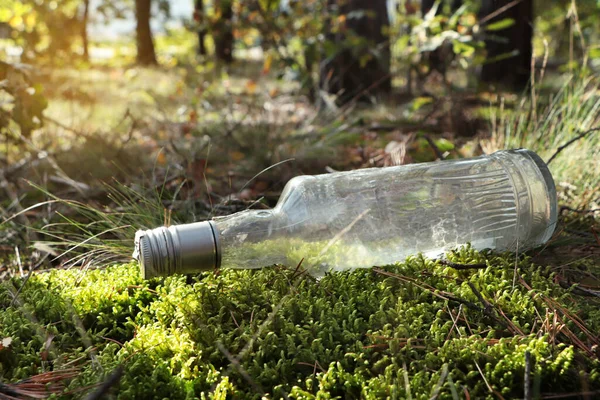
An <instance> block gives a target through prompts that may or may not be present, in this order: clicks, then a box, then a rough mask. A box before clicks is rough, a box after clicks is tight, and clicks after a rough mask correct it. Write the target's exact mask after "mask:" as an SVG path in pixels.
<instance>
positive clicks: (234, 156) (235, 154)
mask: <svg viewBox="0 0 600 400" xmlns="http://www.w3.org/2000/svg"><path fill="white" fill-rule="evenodd" d="M229 156H230V157H231V159H232V160H233V161H240V160H243V159H244V158H245V157H246V155H245V154H244V153H242V152H241V151H231V152H229Z"/></svg>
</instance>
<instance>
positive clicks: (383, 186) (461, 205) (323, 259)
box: [214, 150, 556, 271]
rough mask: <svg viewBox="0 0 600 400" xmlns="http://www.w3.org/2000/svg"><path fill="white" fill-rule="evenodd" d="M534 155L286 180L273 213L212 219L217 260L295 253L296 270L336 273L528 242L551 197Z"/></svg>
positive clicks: (244, 262)
mask: <svg viewBox="0 0 600 400" xmlns="http://www.w3.org/2000/svg"><path fill="white" fill-rule="evenodd" d="M535 158H537V155H535V154H534V153H531V152H528V151H524V150H521V151H515V152H499V153H495V154H494V155H491V156H483V157H478V158H474V159H467V160H457V161H444V162H434V163H423V164H414V165H406V166H398V167H387V168H371V169H364V170H357V171H350V172H340V173H332V174H327V175H317V176H302V177H297V178H294V179H292V180H291V181H290V182H289V183H288V185H287V186H286V188H285V189H284V191H283V193H282V196H281V198H280V200H279V202H278V204H277V206H276V207H275V208H274V209H273V210H268V211H264V210H261V211H254V210H252V211H244V212H242V213H238V214H233V215H231V216H227V217H222V218H217V219H215V220H214V223H215V225H216V227H217V229H218V231H219V241H220V246H221V253H222V261H221V263H222V264H221V265H222V266H223V267H231V268H260V267H263V266H265V265H272V264H279V263H281V264H287V265H295V264H298V263H299V262H300V260H302V259H304V261H303V266H304V268H309V269H315V270H317V271H327V270H345V269H353V268H361V267H370V266H373V265H384V264H389V263H393V262H397V261H401V260H403V259H404V258H406V257H407V256H409V255H411V254H416V253H419V252H422V253H424V254H425V255H427V256H431V257H436V256H439V255H440V254H441V253H443V252H444V251H447V250H450V249H452V248H455V247H456V246H459V245H461V244H466V243H471V245H472V246H473V247H475V248H477V249H485V248H491V249H497V250H515V249H517V248H519V249H520V250H525V249H528V248H531V247H534V246H537V245H539V244H542V243H544V242H546V241H547V240H548V239H549V238H550V236H551V234H552V232H553V230H554V225H555V223H556V194H555V188H554V183H553V182H552V178H551V176H550V175H549V172H548V171H547V170H545V171H544V170H542V169H541V168H546V167H545V165H544V164H543V162H541V160H539V159H535ZM540 162H541V164H540ZM540 167H541V168H540ZM544 174H546V175H545V176H544Z"/></svg>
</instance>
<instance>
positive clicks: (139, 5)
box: [135, 0, 157, 65]
mask: <svg viewBox="0 0 600 400" xmlns="http://www.w3.org/2000/svg"><path fill="white" fill-rule="evenodd" d="M151 9H152V0H135V17H136V22H137V25H136V28H135V33H136V43H137V57H136V61H137V63H138V64H142V65H155V64H157V62H156V53H155V52H154V41H153V40H152V30H151V29H150V16H151Z"/></svg>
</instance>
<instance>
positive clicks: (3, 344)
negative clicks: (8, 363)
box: [0, 337, 12, 350]
mask: <svg viewBox="0 0 600 400" xmlns="http://www.w3.org/2000/svg"><path fill="white" fill-rule="evenodd" d="M11 343H12V338H11V337H5V338H4V339H2V340H0V350H4V349H7V348H8V347H9V346H10V344H11Z"/></svg>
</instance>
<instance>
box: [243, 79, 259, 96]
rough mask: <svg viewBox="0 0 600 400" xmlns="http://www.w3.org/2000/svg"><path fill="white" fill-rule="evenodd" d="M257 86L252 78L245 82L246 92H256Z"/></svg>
mask: <svg viewBox="0 0 600 400" xmlns="http://www.w3.org/2000/svg"><path fill="white" fill-rule="evenodd" d="M257 87H258V85H257V84H256V82H255V81H253V80H252V79H250V80H249V81H248V82H246V91H247V92H248V94H254V93H255V92H256V88H257Z"/></svg>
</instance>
